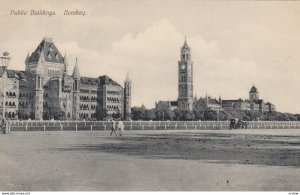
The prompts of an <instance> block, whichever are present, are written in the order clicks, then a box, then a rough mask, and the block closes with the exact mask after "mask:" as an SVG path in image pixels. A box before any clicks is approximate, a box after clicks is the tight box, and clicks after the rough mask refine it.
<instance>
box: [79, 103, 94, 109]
mask: <svg viewBox="0 0 300 195" xmlns="http://www.w3.org/2000/svg"><path fill="white" fill-rule="evenodd" d="M79 108H80V110H90V108H89V105H87V104H82V105H80V107H79ZM95 109H96V105H91V110H95Z"/></svg>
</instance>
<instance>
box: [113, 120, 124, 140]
mask: <svg viewBox="0 0 300 195" xmlns="http://www.w3.org/2000/svg"><path fill="white" fill-rule="evenodd" d="M117 131H118V133H119V135H120V136H122V134H123V132H124V123H123V121H114V120H113V119H112V120H111V132H110V136H112V134H113V133H115V135H116V136H118V134H117Z"/></svg>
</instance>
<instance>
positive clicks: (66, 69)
mask: <svg viewBox="0 0 300 195" xmlns="http://www.w3.org/2000/svg"><path fill="white" fill-rule="evenodd" d="M68 66H69V63H68V58H67V54H66V52H65V56H64V74H67V72H68Z"/></svg>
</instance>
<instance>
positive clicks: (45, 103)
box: [0, 38, 131, 120]
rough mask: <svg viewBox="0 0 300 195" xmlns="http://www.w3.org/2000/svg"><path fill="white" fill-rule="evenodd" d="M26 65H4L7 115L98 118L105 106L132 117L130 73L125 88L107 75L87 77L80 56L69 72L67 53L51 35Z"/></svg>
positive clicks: (1, 71)
mask: <svg viewBox="0 0 300 195" xmlns="http://www.w3.org/2000/svg"><path fill="white" fill-rule="evenodd" d="M25 64H26V69H25V71H17V70H7V69H4V68H0V82H1V83H2V85H3V83H5V86H6V93H5V94H4V95H5V97H4V95H3V96H2V97H1V105H3V101H4V99H5V103H4V104H5V112H4V113H5V116H6V118H8V119H17V118H31V119H36V120H42V119H52V118H54V119H62V118H64V119H69V120H72V119H73V120H83V119H85V120H91V119H95V113H96V108H98V109H102V108H103V109H106V110H107V112H108V115H112V114H113V113H120V114H121V116H122V118H126V119H129V117H130V112H131V81H130V79H129V77H128V75H127V77H126V81H125V89H123V87H122V86H121V85H120V84H118V83H117V82H115V81H114V80H112V79H111V78H109V77H108V76H106V75H103V76H100V77H98V78H91V77H83V76H81V74H80V71H79V63H78V60H77V59H76V62H75V67H74V70H73V74H72V75H69V74H68V65H69V62H68V59H67V56H66V54H65V55H64V56H62V55H61V53H60V52H59V50H58V49H57V48H56V46H55V44H54V42H53V41H52V39H51V38H44V39H43V40H42V41H41V43H40V44H39V45H38V47H37V48H36V50H35V51H34V52H32V54H31V55H29V54H28V55H27V58H26V60H25ZM3 81H5V82H3ZM3 89H4V88H2V87H1V90H3ZM2 94H3V93H2Z"/></svg>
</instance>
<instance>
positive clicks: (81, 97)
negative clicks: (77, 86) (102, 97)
mask: <svg viewBox="0 0 300 195" xmlns="http://www.w3.org/2000/svg"><path fill="white" fill-rule="evenodd" d="M96 99H97V97H95V96H92V97H91V101H96ZM80 100H81V101H89V100H90V98H89V97H88V96H80Z"/></svg>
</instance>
